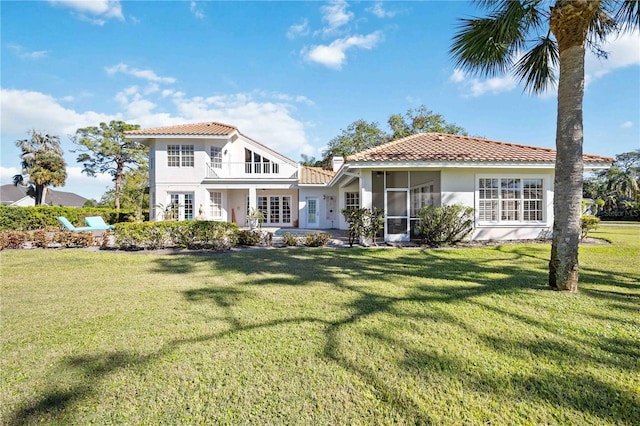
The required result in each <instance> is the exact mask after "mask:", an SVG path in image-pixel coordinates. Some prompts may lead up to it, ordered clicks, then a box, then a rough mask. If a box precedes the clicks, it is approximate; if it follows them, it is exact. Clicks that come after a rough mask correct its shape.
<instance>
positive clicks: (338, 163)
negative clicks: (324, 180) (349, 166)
mask: <svg viewBox="0 0 640 426" xmlns="http://www.w3.org/2000/svg"><path fill="white" fill-rule="evenodd" d="M343 164H344V158H343V157H333V158H331V168H332V169H333V171H334V172H337V171H338V169H339V168H340V167H342V165H343Z"/></svg>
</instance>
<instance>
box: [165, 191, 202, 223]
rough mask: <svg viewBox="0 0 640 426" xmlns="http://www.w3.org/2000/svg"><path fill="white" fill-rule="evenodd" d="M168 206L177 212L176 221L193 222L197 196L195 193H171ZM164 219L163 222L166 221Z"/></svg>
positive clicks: (168, 197) (168, 196)
mask: <svg viewBox="0 0 640 426" xmlns="http://www.w3.org/2000/svg"><path fill="white" fill-rule="evenodd" d="M167 206H170V207H171V209H172V210H174V211H175V213H177V214H176V216H177V217H175V218H174V219H176V220H193V218H194V206H195V194H194V193H193V192H169V193H167ZM166 219H167V217H164V218H163V220H166Z"/></svg>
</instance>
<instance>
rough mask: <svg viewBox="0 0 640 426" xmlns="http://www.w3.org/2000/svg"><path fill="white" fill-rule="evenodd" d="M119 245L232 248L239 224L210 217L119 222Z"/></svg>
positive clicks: (152, 247) (159, 247)
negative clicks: (185, 219) (211, 220)
mask: <svg viewBox="0 0 640 426" xmlns="http://www.w3.org/2000/svg"><path fill="white" fill-rule="evenodd" d="M113 234H114V236H115V245H116V247H117V248H119V249H124V250H132V249H149V250H156V249H162V248H167V247H185V248H188V249H212V250H229V249H230V248H231V247H232V246H233V245H234V244H236V242H237V240H238V225H236V224H235V223H226V222H209V221H183V222H176V221H164V222H142V223H118V224H116V226H115V229H114V231H113Z"/></svg>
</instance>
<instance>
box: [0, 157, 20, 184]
mask: <svg viewBox="0 0 640 426" xmlns="http://www.w3.org/2000/svg"><path fill="white" fill-rule="evenodd" d="M18 162H19V160H18V157H16V163H18ZM20 173H22V170H20V169H19V168H17V167H4V166H0V182H1V183H2V184H3V185H4V184H6V183H12V182H13V177H14V176H15V175H17V174H20Z"/></svg>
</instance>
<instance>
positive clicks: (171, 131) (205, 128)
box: [125, 122, 238, 136]
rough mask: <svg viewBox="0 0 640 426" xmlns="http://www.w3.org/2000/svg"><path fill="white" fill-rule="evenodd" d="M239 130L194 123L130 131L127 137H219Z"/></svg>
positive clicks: (212, 124)
mask: <svg viewBox="0 0 640 426" xmlns="http://www.w3.org/2000/svg"><path fill="white" fill-rule="evenodd" d="M237 130H238V129H237V128H236V127H234V126H229V125H228V124H222V123H214V122H209V123H192V124H180V125H176V126H166V127H154V128H152V129H140V130H129V131H127V132H125V133H126V134H127V135H156V136H158V135H183V136H206V135H212V136H218V135H230V134H232V133H233V132H236V131H237Z"/></svg>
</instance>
